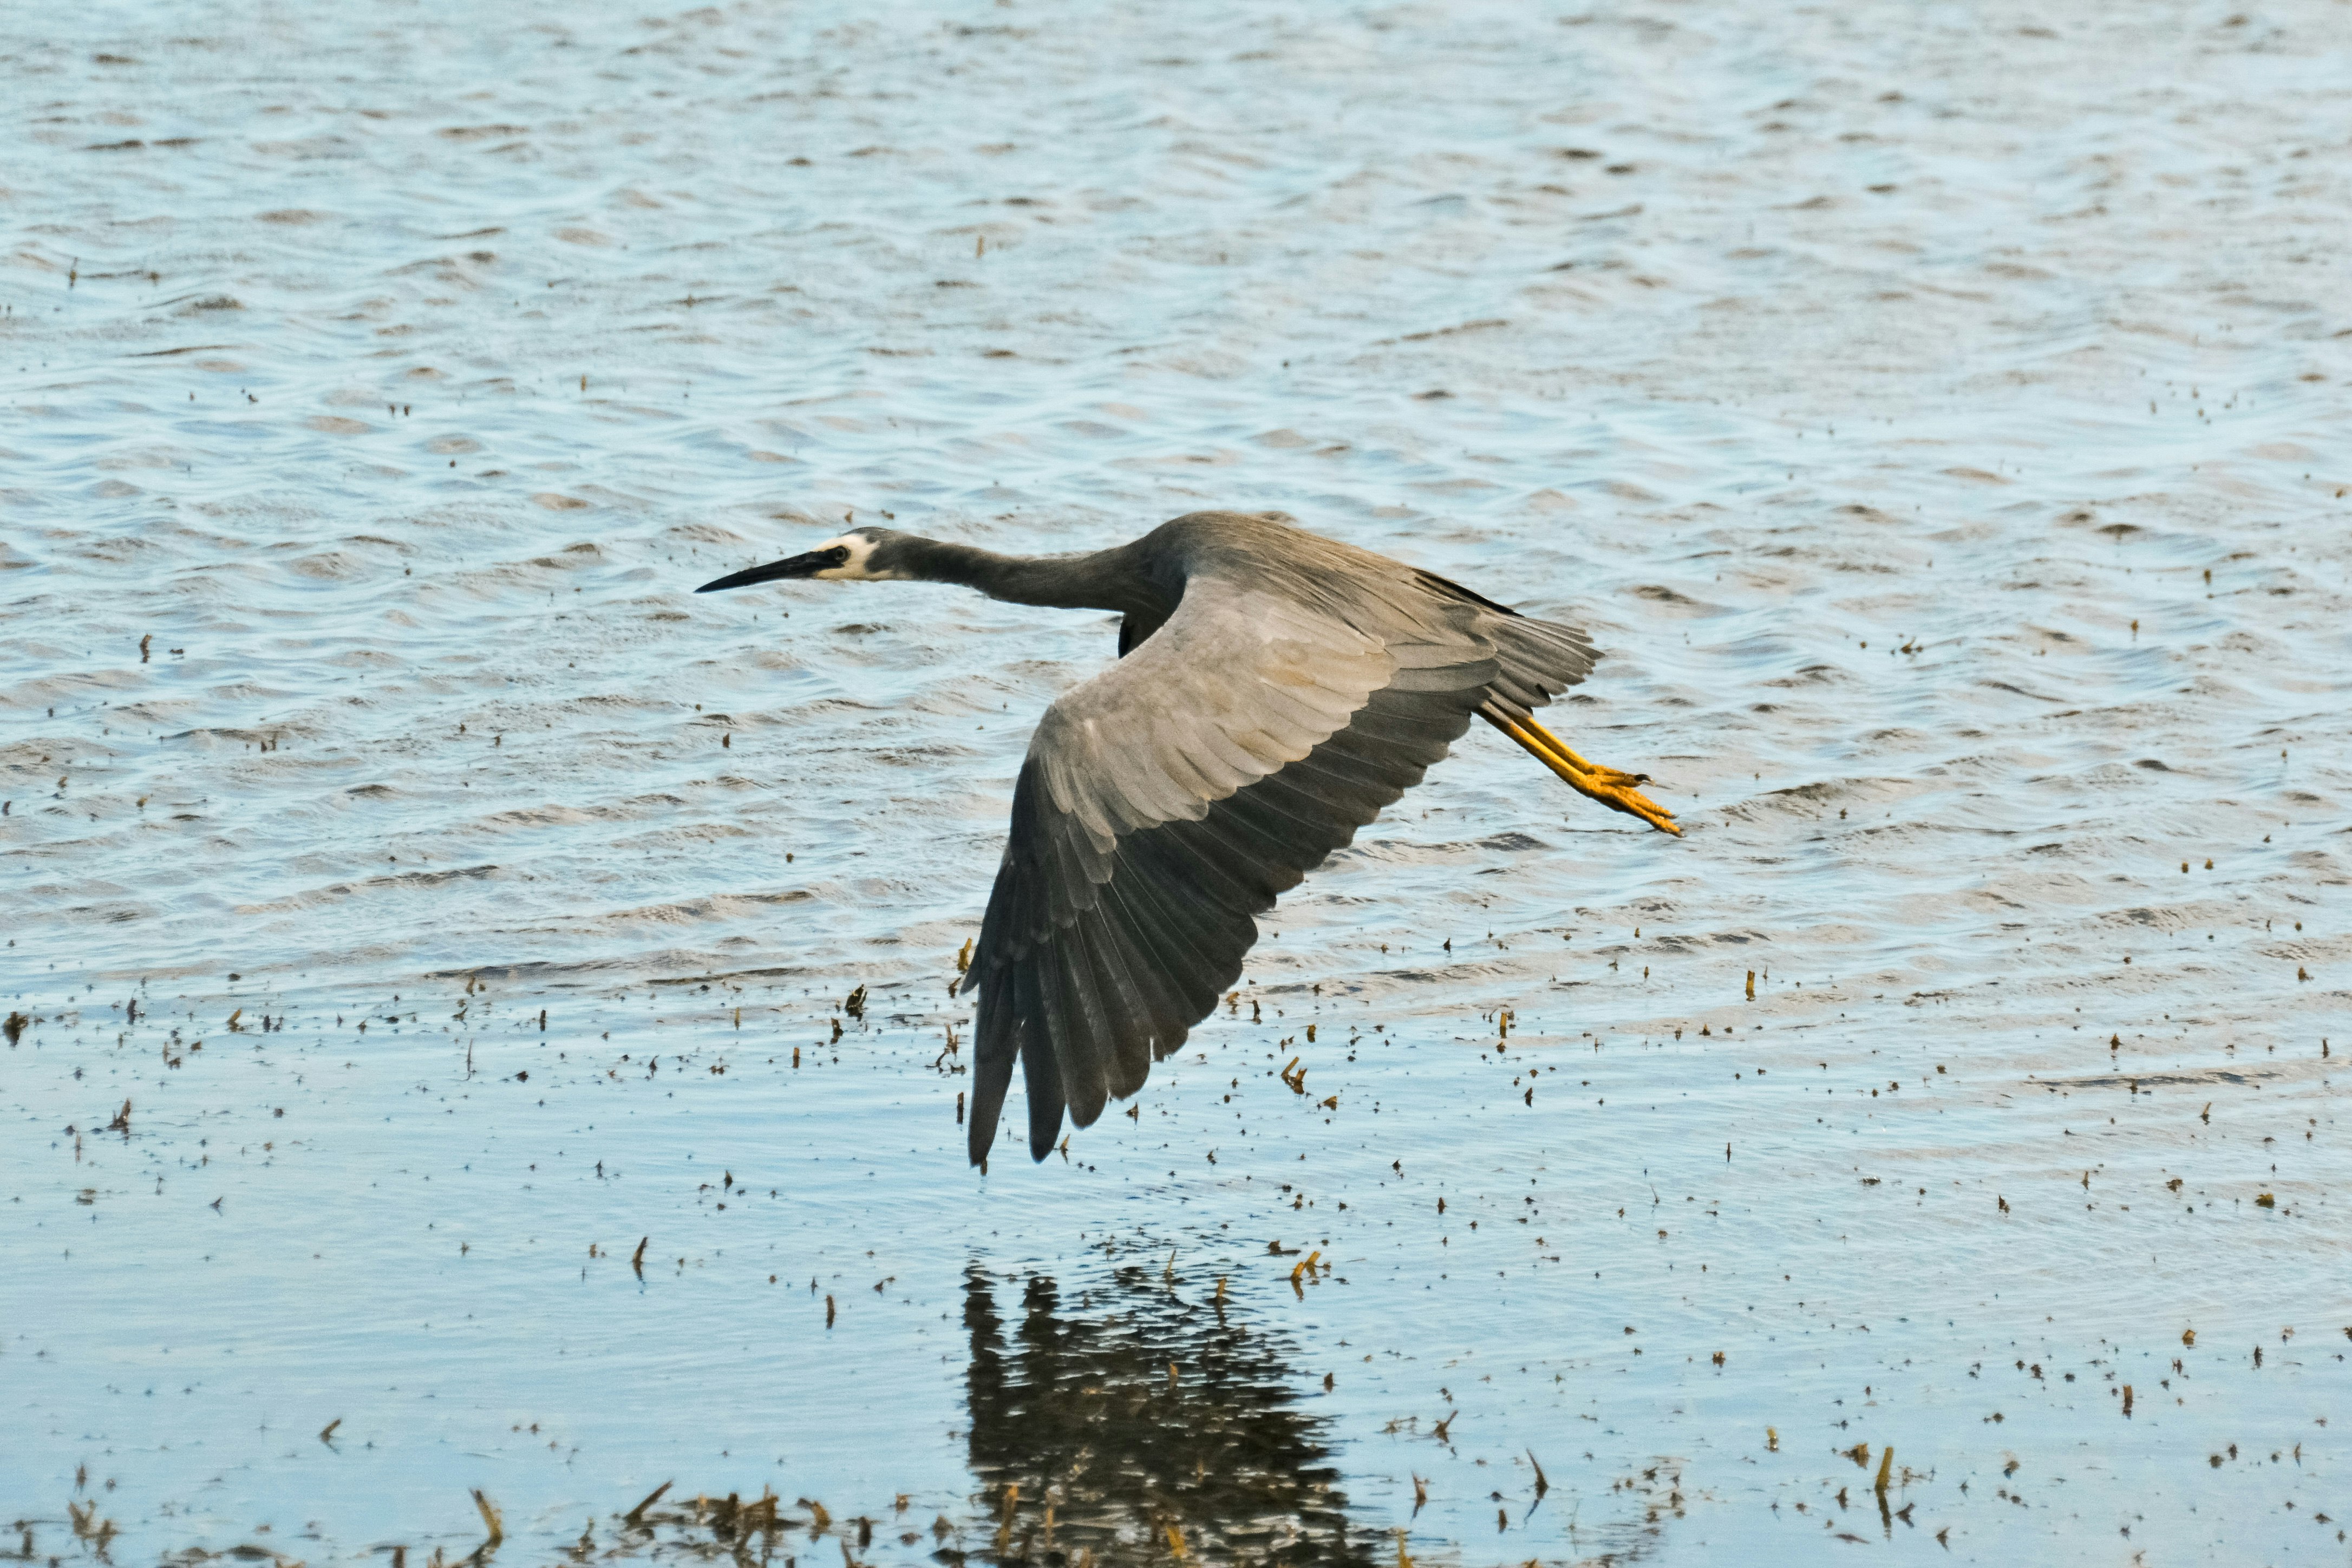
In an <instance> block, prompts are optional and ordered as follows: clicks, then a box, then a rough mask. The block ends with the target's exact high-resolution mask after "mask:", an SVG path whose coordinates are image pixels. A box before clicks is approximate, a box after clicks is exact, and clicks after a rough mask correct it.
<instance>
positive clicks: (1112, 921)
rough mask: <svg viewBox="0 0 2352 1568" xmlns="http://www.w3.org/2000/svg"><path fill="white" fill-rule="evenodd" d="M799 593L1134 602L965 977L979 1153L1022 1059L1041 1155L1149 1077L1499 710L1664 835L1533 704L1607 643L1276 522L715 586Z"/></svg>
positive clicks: (749, 578)
mask: <svg viewBox="0 0 2352 1568" xmlns="http://www.w3.org/2000/svg"><path fill="white" fill-rule="evenodd" d="M786 577H822V578H833V579H846V580H864V581H917V582H935V583H955V584H963V585H965V586H968V587H972V588H976V589H979V590H980V591H981V592H982V593H985V594H988V595H991V596H992V597H994V598H999V599H1005V600H1010V601H1012V602H1014V603H1018V604H1024V605H1050V606H1057V607H1062V608H1070V609H1097V610H1108V611H1113V612H1116V613H1117V614H1118V616H1120V617H1121V619H1120V624H1119V641H1118V651H1119V655H1120V659H1119V662H1118V664H1117V665H1115V666H1113V667H1112V668H1109V669H1108V670H1106V671H1104V672H1103V673H1102V674H1100V675H1098V676H1096V677H1095V678H1094V679H1091V680H1087V681H1085V682H1083V683H1082V684H1080V685H1078V686H1076V687H1075V688H1073V689H1071V690H1069V691H1067V692H1066V693H1064V694H1063V696H1062V697H1061V698H1060V699H1059V700H1056V701H1055V703H1054V704H1053V705H1052V706H1051V707H1049V708H1048V709H1047V710H1045V718H1044V719H1043V721H1040V722H1039V724H1038V726H1037V732H1036V735H1035V737H1034V739H1033V740H1032V741H1031V742H1030V746H1029V755H1028V758H1027V760H1026V761H1025V762H1024V763H1023V764H1022V768H1021V776H1020V779H1019V782H1018V783H1017V784H1015V785H1014V787H1013V825H1012V833H1011V836H1010V837H1009V839H1008V841H1007V843H1006V846H1005V851H1004V861H1003V867H1002V868H1001V869H1000V870H999V871H998V873H997V879H996V887H995V890H994V891H993V892H992V894H991V895H990V897H989V901H988V912H987V914H986V916H985V917H984V919H983V920H982V924H981V933H980V940H979V942H978V945H977V946H976V948H975V950H974V952H973V954H972V961H971V980H970V982H969V983H968V984H971V985H974V986H977V987H978V989H979V992H980V999H979V1005H978V1019H977V1026H976V1029H975V1031H974V1033H975V1039H974V1045H973V1048H974V1058H975V1064H974V1079H973V1083H974V1093H973V1096H972V1106H971V1158H972V1160H973V1162H974V1163H978V1162H980V1161H981V1160H982V1159H984V1158H985V1157H986V1155H987V1153H988V1150H989V1147H990V1145H991V1143H992V1142H993V1141H994V1139H995V1135H996V1124H997V1121H998V1118H999V1116H1000V1114H1001V1113H1002V1110H1003V1102H1004V1095H1005V1091H1006V1089H1008V1087H1009V1086H1010V1085H1011V1082H1012V1078H1013V1063H1014V1061H1015V1060H1018V1061H1019V1062H1020V1063H1021V1064H1022V1067H1023V1076H1024V1079H1025V1081H1026V1084H1027V1089H1028V1102H1029V1149H1030V1153H1031V1154H1032V1156H1033V1157H1034V1158H1039V1159H1042V1158H1044V1157H1045V1152H1046V1151H1047V1150H1049V1149H1051V1148H1052V1147H1053V1145H1054V1141H1055V1137H1056V1136H1057V1135H1058V1134H1059V1132H1060V1130H1061V1125H1062V1118H1063V1115H1064V1113H1065V1112H1067V1114H1068V1115H1069V1118H1070V1120H1071V1121H1074V1122H1075V1123H1076V1125H1078V1126H1080V1127H1085V1126H1087V1125H1088V1124H1089V1123H1091V1122H1092V1121H1094V1120H1095V1118H1096V1117H1097V1116H1098V1115H1100V1114H1101V1112H1102V1109H1103V1107H1104V1105H1105V1104H1106V1103H1107V1102H1108V1101H1109V1100H1118V1099H1124V1098H1126V1097H1127V1096H1129V1095H1130V1094H1133V1093H1134V1092H1135V1091H1136V1090H1137V1089H1139V1088H1141V1087H1142V1084H1143V1081H1144V1079H1145V1076H1146V1075H1147V1074H1148V1073H1149V1072H1150V1068H1151V1064H1152V1062H1153V1061H1155V1060H1157V1059H1159V1058H1162V1057H1165V1056H1167V1055H1168V1054H1169V1053H1170V1052H1171V1051H1173V1050H1175V1049H1176V1048H1177V1047H1179V1046H1181V1045H1182V1044H1183V1042H1184V1037H1185V1035H1186V1033H1187V1031H1189V1030H1190V1029H1191V1028H1192V1026H1193V1025H1194V1024H1197V1023H1198V1022H1200V1020H1201V1019H1202V1018H1203V1017H1205V1016H1207V1015H1208V1013H1209V1011H1210V1009H1211V1008H1213V1006H1214V1005H1216V1003H1217V1001H1218V999H1219V997H1220V996H1221V995H1222V994H1223V992H1224V990H1225V988H1226V987H1227V986H1229V985H1231V984H1233V983H1234V980H1235V979H1236V978H1238V976H1239V975H1240V973H1241V968H1242V959H1243V955H1244V954H1245V953H1246V952H1248V951H1249V949H1250V946H1251V944H1252V943H1254V942H1255V941H1256V940H1257V923H1256V917H1257V916H1259V915H1261V914H1264V913H1265V911H1266V910H1270V909H1272V908H1273V907H1274V901H1275V899H1276V896H1277V895H1279V894H1280V893H1282V892H1283V891H1285V890H1286V889H1289V888H1291V887H1293V886H1295V885H1296V884H1297V882H1298V880H1299V879H1300V878H1302V877H1303V876H1305V875H1306V874H1307V872H1308V871H1310V870H1312V869H1313V868H1315V867H1317V866H1318V865H1320V864H1321V863H1322V862H1323V860H1324V859H1325V858H1327V857H1328V856H1329V855H1330V853H1331V852H1332V851H1333V850H1335V849H1338V848H1339V847H1342V846H1344V845H1346V844H1347V843H1348V842H1349V840H1350V839H1352V838H1353V837H1355V834H1356V830H1357V829H1358V828H1360V827H1362V826H1365V825H1366V824H1368V823H1370V821H1371V820H1372V819H1373V818H1374V817H1375V816H1378V815H1379V814H1380V812H1381V808H1382V807H1384V806H1386V805H1389V804H1390V803H1391V801H1394V800H1395V799H1396V798H1397V797H1398V796H1399V795H1402V794H1403V793H1404V792H1405V791H1406V790H1408V789H1410V788H1412V786H1413V785H1414V784H1418V783H1420V782H1421V777H1422V774H1423V772H1424V771H1426V770H1427V768H1428V767H1429V765H1430V764H1431V763H1434V762H1436V761H1437V760H1438V759H1439V758H1440V757H1443V756H1444V754H1445V752H1446V750H1447V748H1448V747H1449V746H1450V745H1451V744H1452V743H1453V742H1454V741H1456V740H1458V739H1460V738H1461V736H1462V734H1463V732H1464V731H1465V730H1467V729H1468V728H1469V725H1470V721H1471V720H1472V719H1473V718H1474V717H1476V718H1484V719H1486V721H1488V722H1489V723H1491V724H1493V725H1495V727H1496V728H1497V729H1500V730H1502V731H1504V732H1505V733H1507V734H1508V735H1510V736H1511V737H1512V739H1513V740H1515V741H1517V742H1518V743H1519V744H1520V745H1522V746H1524V747H1525V748H1526V749H1527V750H1528V752H1531V753H1533V754H1534V755H1535V756H1537V757H1538V759H1539V760H1541V761H1543V762H1544V763H1545V764H1546V765H1547V766H1549V767H1550V768H1551V769H1552V771H1553V772H1554V773H1558V774H1559V776H1560V777H1561V778H1563V779H1565V780H1566V781H1567V782H1568V783H1569V784H1571V785H1573V786H1574V787H1576V788H1577V789H1578V790H1579V791H1580V792H1581V793H1583V794H1585V795H1590V796H1591V797H1592V798H1594V799H1596V800H1599V801H1601V802H1602V803H1603V804H1605V805H1612V806H1613V807H1615V808H1617V809H1619V810H1622V811H1626V812H1628V813H1630V814H1632V815H1634V816H1641V817H1642V818H1643V819H1644V820H1645V821H1648V822H1650V823H1651V824H1652V825H1653V826H1657V827H1661V828H1664V829H1665V830H1666V831H1669V832H1675V831H1679V830H1678V829H1676V828H1675V826H1674V825H1673V822H1672V819H1671V817H1670V816H1668V815H1667V814H1666V813H1665V812H1664V811H1663V810H1661V809H1660V808H1659V807H1657V806H1656V805H1654V804H1653V803H1651V802H1649V801H1648V800H1645V799H1644V798H1643V797H1642V796H1641V795H1638V794H1637V793H1635V791H1634V789H1633V786H1634V785H1635V784H1639V783H1641V782H1642V780H1641V779H1640V778H1639V777H1638V776H1636V775H1633V774H1628V773H1619V772H1617V771H1616V770H1614V769H1611V768H1602V767H1597V766H1595V765H1594V764H1592V763H1587V762H1585V761H1584V760H1583V759H1582V758H1581V757H1579V756H1578V755H1577V754H1576V753H1575V752H1572V751H1570V750H1569V749H1568V748H1567V746H1566V745H1564V744H1562V743H1561V742H1559V741H1558V740H1557V739H1556V738H1554V737H1553V736H1552V735H1551V734H1550V733H1549V731H1545V730H1544V729H1543V728H1542V726H1540V725H1538V723H1536V721H1535V719H1534V715H1533V710H1535V709H1537V708H1539V707H1541V706H1543V705H1544V704H1546V703H1548V702H1549V701H1550V700H1552V699H1553V698H1554V697H1556V696H1558V695H1559V693H1560V692H1561V691H1562V690H1564V689H1567V688H1568V687H1570V686H1573V685H1575V684H1577V683H1578V682H1579V681H1580V680H1582V679H1584V676H1585V674H1586V672H1587V671H1588V670H1590V669H1591V668H1592V663H1593V660H1594V658H1595V657H1596V656H1595V654H1594V652H1593V649H1592V645H1591V642H1590V641H1589V640H1588V639H1587V638H1586V637H1585V635H1584V634H1583V633H1582V632H1580V631H1578V630H1576V629H1574V628H1572V627H1569V626H1559V625H1556V624H1554V623H1552V622H1549V621H1540V620H1536V619H1533V618H1531V617H1528V616H1521V615H1519V614H1518V613H1517V612H1516V611H1513V610H1510V609H1507V608H1505V607H1504V606H1503V605H1497V604H1496V603H1494V602H1493V601H1491V600H1488V599H1485V598H1482V597H1480V596H1479V595H1475V594H1474V593H1471V592H1470V591H1469V590H1468V589H1466V588H1463V587H1460V586H1458V585H1456V584H1453V583H1450V582H1448V581H1446V580H1445V579H1444V578H1442V577H1438V576H1434V575H1433V574H1430V573H1427V572H1423V571H1421V570H1418V569H1416V568H1414V567H1412V566H1408V565H1405V564H1404V563H1402V562H1398V561H1393V560H1391V559H1389V558H1388V557H1386V556H1383V555H1377V554H1374V553H1372V552H1370V551H1365V550H1360V549H1357V548H1356V547H1354V546H1352V545H1349V544H1342V543H1340V542H1337V541H1334V540H1329V539H1324V538H1321V537H1319V536H1318V535H1315V534H1311V533H1307V532H1305V531H1301V530H1299V529H1297V528H1294V527H1292V526H1290V525H1289V523H1288V522H1287V521H1285V520H1283V519H1281V518H1280V517H1279V516H1277V515H1274V514H1257V515H1248V514H1243V513H1238V512H1195V513H1193V514H1192V515H1190V516H1187V517H1180V518H1178V519H1176V520H1175V521H1171V522H1167V523H1163V524H1161V525H1160V527H1158V528H1156V529H1153V530H1152V531H1150V533H1148V534H1146V535H1144V536H1143V537H1142V538H1141V539H1139V540H1136V541H1134V542H1132V543H1129V544H1123V545H1118V546H1116V547H1114V548H1112V549H1109V550H1102V551H1097V552H1091V553H1087V554H1080V555H1066V556H1051V557H1020V556H1006V555H998V554H993V553H992V552H987V551H982V550H975V549H972V548H971V547H970V546H967V545H960V544H948V543H942V542H938V541H935V540H928V539H919V538H916V537H914V536H912V535H907V534H899V533H895V532H891V531H885V530H878V529H861V530H858V531H856V532H855V533H850V534H845V535H843V536H842V537H841V538H839V539H836V540H832V541H829V542H826V543H825V544H824V545H821V546H819V547H818V549H817V550H815V551H813V552H810V553H808V554H807V555H803V556H799V557H795V558H794V559H793V560H791V561H787V562H780V563H776V564H774V565H772V566H765V567H757V568H754V569H752V570H751V571H749V572H743V573H738V574H735V575H734V576H732V577H726V578H721V579H719V581H718V582H716V583H712V584H708V585H707V586H708V587H709V588H727V587H739V586H745V585H748V584H751V583H755V582H763V581H768V580H772V579H775V578H786Z"/></svg>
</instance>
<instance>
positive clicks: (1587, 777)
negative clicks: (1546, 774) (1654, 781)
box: [1478, 709, 1682, 837]
mask: <svg viewBox="0 0 2352 1568" xmlns="http://www.w3.org/2000/svg"><path fill="white" fill-rule="evenodd" d="M1478 716H1479V717H1480V718H1482V719H1484V720H1486V722H1487V723H1489V724H1492V725H1493V726H1495V728H1496V729H1497V730H1500V731H1502V732H1503V733H1504V734H1506V735H1508V736H1509V737H1510V738H1511V739H1512V740H1514V741H1517V742H1518V743H1519V744H1520V746H1521V747H1523V748H1525V750H1526V751H1527V752H1528V755H1529V756H1531V757H1533V758H1535V759H1536V761H1538V762H1539V763H1543V765H1544V766H1546V767H1548V768H1549V769H1550V770H1551V771H1552V772H1553V773H1558V774H1559V776H1560V778H1561V779H1562V780H1564V781H1565V782H1566V783H1567V784H1568V787H1569V788H1570V789H1572V790H1574V791H1576V793H1577V794H1579V795H1583V796H1584V797H1585V798H1586V799H1588V800H1597V801H1599V802H1600V803H1601V805H1605V806H1607V807H1609V808H1610V809H1611V810H1612V811H1622V812H1623V813H1625V815H1627V816H1638V817H1640V818H1641V819H1642V820H1643V821H1644V822H1646V823H1648V824H1649V825H1650V826H1653V827H1654V828H1656V829H1657V830H1658V831H1659V832H1661V833H1671V834H1674V835H1675V836H1676V837H1681V834H1682V829H1681V828H1679V827H1677V826H1675V817H1674V813H1672V812H1670V811H1668V810H1667V809H1666V808H1665V807H1664V806H1662V805H1659V804H1658V803H1657V802H1655V801H1654V800H1652V799H1650V798H1649V797H1648V796H1647V795H1643V794H1642V793H1641V792H1640V791H1639V790H1637V789H1635V788H1634V787H1633V786H1634V785H1635V784H1647V783H1648V782H1649V776H1650V775H1649V774H1647V773H1625V772H1623V771H1622V770H1621V769H1618V768H1612V767H1603V766H1601V764H1599V763H1589V762H1587V761H1585V760H1584V759H1583V758H1582V757H1580V756H1578V755H1577V754H1576V753H1575V752H1572V751H1570V749H1569V747H1568V743H1567V742H1564V741H1562V740H1561V739H1560V738H1559V736H1557V735H1555V734H1553V733H1552V732H1551V731H1549V730H1547V729H1545V728H1544V727H1543V726H1542V725H1540V724H1538V723H1537V722H1536V721H1534V720H1533V719H1518V720H1513V719H1507V718H1504V717H1503V716H1501V715H1500V714H1497V713H1494V712H1491V711H1488V710H1485V709H1481V710H1479V714H1478Z"/></svg>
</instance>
